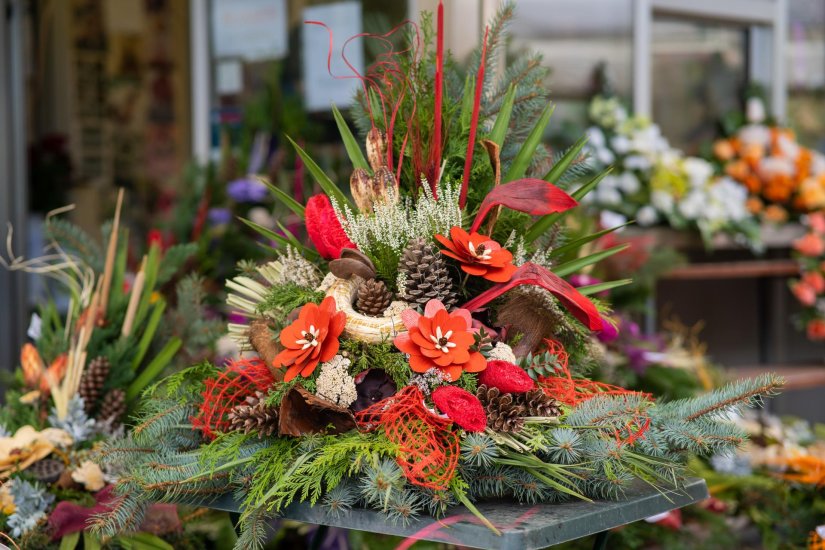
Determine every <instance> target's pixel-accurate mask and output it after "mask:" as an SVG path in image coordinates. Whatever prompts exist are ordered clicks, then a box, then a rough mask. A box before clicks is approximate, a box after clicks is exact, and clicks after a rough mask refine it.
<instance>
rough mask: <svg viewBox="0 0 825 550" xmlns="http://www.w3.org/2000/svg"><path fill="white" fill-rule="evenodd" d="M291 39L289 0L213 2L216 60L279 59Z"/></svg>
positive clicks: (213, 37)
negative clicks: (230, 58)
mask: <svg viewBox="0 0 825 550" xmlns="http://www.w3.org/2000/svg"><path fill="white" fill-rule="evenodd" d="M288 38H289V36H288V29H287V13H286V0H212V46H213V48H214V50H215V57H240V58H242V59H244V60H246V61H261V60H265V59H278V58H281V57H284V56H285V55H286V53H287V48H288Z"/></svg>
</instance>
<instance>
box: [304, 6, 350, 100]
mask: <svg viewBox="0 0 825 550" xmlns="http://www.w3.org/2000/svg"><path fill="white" fill-rule="evenodd" d="M303 20H304V21H321V22H322V23H324V24H326V25H327V26H328V27H329V31H327V29H325V28H324V27H322V26H319V25H306V24H305V25H304V27H303V29H302V33H301V34H302V41H301V43H302V46H303V53H304V60H303V64H304V91H305V99H306V106H307V109H308V110H310V111H323V110H327V109H330V107H331V105H332V104H333V103H334V104H335V105H337V106H339V107H343V106H346V105H349V104H351V103H352V100H353V97H354V96H355V92H356V90H358V88H359V87H360V85H361V83H360V80H358V79H357V78H335V77H352V76H355V74H354V73H353V71H352V69H350V68H349V67H348V66H347V65H346V63H344V60H343V59H342V58H341V47H342V46H343V44H344V42H346V41H347V40H348V39H349V38H350V37H352V36H355V35H356V34H359V33H361V3H360V2H339V3H336V4H326V5H323V6H312V7H308V8H306V9H304V16H303ZM330 33H332V41H333V42H332V58H331V63H330V65H329V67H327V59H328V55H329V45H330V38H329V37H330ZM346 55H347V61H348V62H349V64H350V65H352V67H354V68H355V69H356V70H357V71H358V73H359V74H364V43H363V40H362V39H356V40H353V41H352V42H350V43H349V44H348V45H347V50H346ZM330 73H332V74H330ZM333 75H334V76H333Z"/></svg>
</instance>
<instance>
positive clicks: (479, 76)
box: [458, 27, 490, 208]
mask: <svg viewBox="0 0 825 550" xmlns="http://www.w3.org/2000/svg"><path fill="white" fill-rule="evenodd" d="M489 31H490V27H487V28H486V29H484V42H483V43H482V45H481V61H480V62H479V64H478V73H476V93H475V98H474V99H473V118H472V119H471V121H470V138H469V140H468V141H467V154H466V156H465V157H464V179H462V180H461V195H460V196H459V199H458V204H459V206H461V207H462V208H464V205H465V204H466V203H467V187H468V186H469V184H470V171H471V170H472V168H473V149H475V145H476V130H477V129H478V112H479V109H480V108H481V92H482V90H484V65H485V61H486V59H487V33H488V32H489Z"/></svg>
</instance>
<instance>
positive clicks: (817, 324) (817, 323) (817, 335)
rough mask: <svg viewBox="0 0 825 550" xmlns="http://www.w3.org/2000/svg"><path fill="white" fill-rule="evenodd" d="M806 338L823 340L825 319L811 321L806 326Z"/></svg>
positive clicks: (824, 336) (824, 338)
mask: <svg viewBox="0 0 825 550" xmlns="http://www.w3.org/2000/svg"><path fill="white" fill-rule="evenodd" d="M807 332H808V338H810V339H811V340H815V341H819V340H825V319H811V320H810V321H808V326H807Z"/></svg>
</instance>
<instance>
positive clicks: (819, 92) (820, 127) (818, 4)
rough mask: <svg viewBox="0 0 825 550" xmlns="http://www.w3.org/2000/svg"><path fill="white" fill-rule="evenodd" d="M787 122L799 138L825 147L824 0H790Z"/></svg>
mask: <svg viewBox="0 0 825 550" xmlns="http://www.w3.org/2000/svg"><path fill="white" fill-rule="evenodd" d="M785 55H786V61H787V67H788V69H787V71H788V123H789V124H790V125H791V127H792V128H793V129H794V130H796V132H797V135H798V137H799V140H800V141H801V142H802V143H803V144H804V145H807V146H809V147H815V148H817V149H819V150H820V151H825V91H824V90H825V2H823V1H822V0H791V1H790V2H789V4H788V47H787V51H786V54H785Z"/></svg>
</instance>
